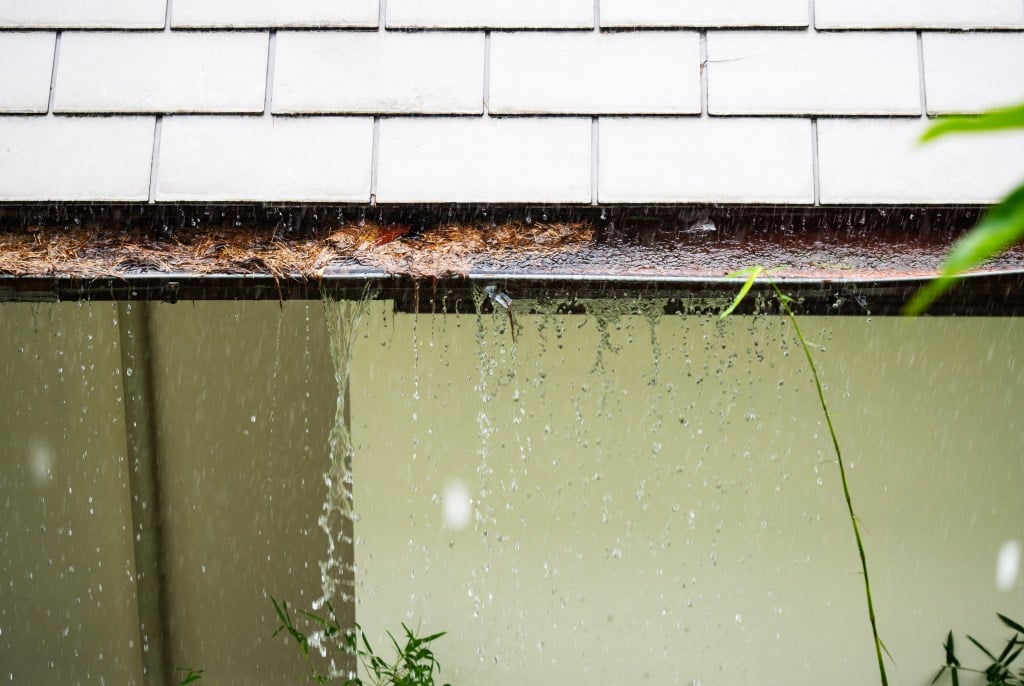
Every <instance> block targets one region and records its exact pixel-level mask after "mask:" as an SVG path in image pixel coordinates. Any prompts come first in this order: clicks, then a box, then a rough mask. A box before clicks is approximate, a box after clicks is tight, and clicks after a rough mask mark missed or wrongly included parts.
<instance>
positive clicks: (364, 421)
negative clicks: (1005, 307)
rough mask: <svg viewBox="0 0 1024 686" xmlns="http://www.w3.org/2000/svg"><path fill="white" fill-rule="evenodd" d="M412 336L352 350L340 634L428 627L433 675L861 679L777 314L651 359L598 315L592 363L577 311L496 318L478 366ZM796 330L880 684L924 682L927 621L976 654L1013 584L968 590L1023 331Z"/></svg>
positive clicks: (430, 325) (833, 516) (1005, 533)
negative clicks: (354, 607) (354, 627)
mask: <svg viewBox="0 0 1024 686" xmlns="http://www.w3.org/2000/svg"><path fill="white" fill-rule="evenodd" d="M412 319H413V318H412V317H411V316H408V315H406V316H399V317H397V318H396V319H395V321H394V323H393V327H392V328H391V329H390V330H384V329H382V330H381V331H380V332H379V333H375V334H373V335H371V336H370V339H371V340H373V341H376V340H377V339H379V338H384V339H385V340H386V341H387V344H386V345H384V346H381V345H380V344H378V343H367V344H366V345H364V346H363V347H362V348H361V349H359V350H358V351H357V354H358V355H360V364H358V365H357V366H356V368H355V376H354V380H353V388H354V389H363V393H364V394H363V395H362V396H359V398H360V399H359V400H357V401H356V403H355V408H356V414H355V415H354V423H355V426H354V430H355V433H356V438H357V441H358V443H359V448H360V451H359V456H358V458H357V465H356V475H357V478H356V486H357V490H356V503H357V510H358V512H359V516H360V520H359V526H358V529H357V532H358V539H357V550H356V556H357V564H358V567H359V588H360V590H361V604H360V606H359V608H358V616H359V618H360V619H361V621H363V622H364V623H366V624H368V625H370V626H371V627H373V628H374V629H376V630H380V629H381V628H382V627H383V626H385V625H389V626H392V627H394V626H397V623H398V622H399V621H405V622H408V623H412V624H416V623H418V622H421V621H422V622H423V628H424V629H425V630H429V631H434V630H448V631H449V632H450V636H448V637H446V638H445V639H443V641H444V643H442V644H440V645H441V646H442V650H441V655H442V661H443V662H444V663H445V665H446V667H447V668H448V669H449V670H450V671H448V672H447V673H446V678H450V679H451V680H452V682H453V683H488V684H506V683H507V684H520V683H564V684H580V683H590V682H593V681H595V680H597V681H600V682H601V683H637V682H649V683H661V684H665V683H684V684H685V683H690V682H691V681H693V682H694V683H703V684H733V683H739V682H741V681H747V680H754V681H766V680H767V681H771V682H773V683H788V684H821V683H824V682H828V681H831V680H834V679H837V678H838V679H840V680H841V681H842V682H843V683H851V684H853V683H872V682H873V681H875V680H876V679H877V671H876V666H875V663H874V658H873V652H872V646H871V638H870V633H869V628H868V623H867V616H866V611H865V606H864V598H863V589H862V586H861V577H860V574H859V565H858V559H857V553H856V549H855V547H854V543H853V538H852V532H851V529H850V522H849V519H848V518H847V516H846V512H845V504H844V501H843V499H842V494H841V485H840V482H839V475H838V471H837V469H836V466H835V464H834V462H833V461H832V459H833V458H832V453H831V446H830V444H829V441H828V434H827V433H826V431H825V427H824V424H823V423H822V421H821V419H822V417H821V413H820V409H819V408H818V405H817V400H816V396H815V392H814V388H813V386H812V385H811V380H810V376H809V374H808V373H807V371H806V369H805V361H804V359H803V357H802V355H801V353H800V351H799V349H797V348H795V347H793V344H792V342H791V336H790V331H789V329H788V328H787V325H786V324H785V322H784V321H783V320H782V319H780V318H771V319H766V320H760V321H757V322H751V320H750V319H740V318H737V319H733V320H731V321H728V322H726V323H724V324H720V323H719V322H717V321H715V320H713V319H709V318H703V319H698V318H668V319H663V320H661V321H660V322H659V323H658V325H657V330H656V340H657V345H658V347H659V348H660V355H658V356H655V355H654V354H653V352H652V343H651V333H650V328H649V325H648V322H647V320H645V319H644V318H642V317H633V318H624V319H621V320H619V321H609V322H608V323H607V325H606V331H607V336H608V338H609V341H608V345H610V346H611V347H612V348H615V349H616V350H617V352H612V351H608V350H606V351H605V352H604V353H603V368H602V369H601V370H599V371H596V372H595V371H593V368H594V366H595V362H596V360H597V355H598V353H597V349H598V346H599V340H600V338H601V335H602V334H601V331H600V329H599V328H598V327H597V326H595V320H594V319H589V320H583V319H582V318H578V317H569V318H564V319H552V320H548V321H543V320H541V319H539V318H536V319H532V320H531V319H528V318H526V317H522V318H520V320H519V322H518V323H519V330H518V333H517V341H516V343H515V345H512V342H511V340H510V337H509V334H508V332H507V330H506V331H505V332H504V333H503V334H502V333H495V332H494V331H493V330H494V329H495V328H500V327H502V326H504V324H503V320H502V318H501V317H500V316H496V317H495V319H493V320H487V322H486V325H485V328H486V331H485V333H484V335H483V337H482V339H483V340H484V342H485V345H486V347H485V348H484V352H483V355H482V354H481V349H480V347H479V344H478V342H477V336H478V335H479V333H478V330H477V326H476V323H475V321H474V320H473V319H471V318H461V319H457V318H448V320H447V321H443V322H442V321H431V320H429V319H427V318H421V319H420V321H419V322H418V329H419V332H418V333H419V339H418V340H419V341H420V342H419V343H418V344H415V345H414V344H413V343H412V342H411V341H412V340H414V336H413V323H412ZM378 321H379V320H378ZM804 326H805V328H806V330H807V335H808V337H809V338H810V340H811V341H813V342H814V343H817V344H819V345H820V346H821V348H820V349H819V350H818V351H817V352H816V355H817V357H818V360H819V362H820V365H821V367H822V370H823V374H824V379H825V381H826V383H827V384H828V397H829V399H830V400H831V401H832V405H833V410H834V412H835V416H836V423H837V427H838V431H839V434H840V437H841V440H842V442H843V446H844V448H845V450H846V455H847V460H848V465H849V469H850V478H851V487H852V489H853V494H854V497H855V499H856V500H855V502H856V504H857V507H858V511H859V515H860V518H861V520H862V523H863V530H864V533H865V542H866V546H867V551H868V555H869V562H870V563H871V568H870V569H871V572H872V573H873V577H872V581H873V585H874V592H875V600H876V603H877V608H878V615H879V622H880V629H881V632H882V636H883V640H884V641H885V642H886V644H887V645H888V647H889V649H890V650H891V651H892V653H893V655H894V657H895V659H896V664H895V665H890V667H889V669H890V676H891V679H892V682H893V683H906V684H916V683H924V682H925V681H926V680H930V679H931V677H932V676H933V675H934V672H935V670H936V667H937V663H938V662H939V661H940V659H941V657H942V653H941V648H940V642H941V640H942V639H943V638H944V636H945V632H946V631H947V630H948V629H950V628H954V629H956V630H957V631H958V632H963V631H969V632H972V633H974V632H977V633H975V634H974V635H976V636H978V635H979V634H981V635H984V636H986V637H988V636H994V637H998V636H999V635H1000V634H1001V631H1000V628H999V625H998V623H997V621H996V619H995V614H994V613H995V612H997V611H1000V612H1004V613H1013V612H1017V613H1018V614H1019V609H1020V608H1021V607H1022V606H1024V585H1022V584H1021V583H1020V582H1018V583H1017V585H1016V587H1015V588H1014V590H1013V591H1011V592H1008V593H1000V592H998V591H997V590H996V589H995V585H994V573H995V559H996V555H997V551H998V549H999V548H1000V546H1001V545H1002V543H1003V542H1004V541H1006V540H1007V539H1014V538H1015V539H1018V540H1019V539H1020V538H1021V537H1022V536H1024V524H1022V522H1024V504H1022V503H1021V500H1020V498H1019V497H1018V495H1019V491H1020V484H1021V479H1022V477H1024V460H1022V458H1021V453H1020V446H1021V445H1022V441H1021V439H1022V433H1024V430H1022V429H1021V424H1020V422H1019V419H1018V414H1019V408H1020V406H1021V401H1022V399H1024V398H1022V393H1024V366H1022V358H1021V354H1020V350H1021V348H1020V343H1019V341H1020V340H1021V334H1022V333H1024V329H1022V327H1021V324H1020V322H1019V321H1014V320H1005V319H1003V320H997V319H991V320H922V321H904V320H898V319H875V320H873V321H865V320H863V319H853V318H851V319H831V320H829V319H821V318H807V319H805V320H804ZM378 328H381V327H378ZM542 329H543V330H542ZM416 360H418V363H416V362H415V361H416ZM655 365H656V367H657V370H656V371H655ZM482 370H483V373H482ZM513 372H514V374H513ZM417 377H418V378H419V394H420V398H419V400H415V399H414V397H413V389H414V387H415V382H414V380H415V379H416V378H417ZM492 396H493V397H492ZM517 396H518V399H516V397H517ZM483 398H491V399H490V400H487V401H484V400H482V399H483ZM481 412H483V413H484V415H485V417H486V418H485V419H481ZM481 427H484V428H485V429H486V430H487V431H488V432H490V433H489V436H488V438H487V441H486V445H487V453H488V454H487V456H486V459H485V458H484V457H483V456H482V455H481V438H480V435H481V431H480V429H481ZM414 452H415V454H416V459H415V460H413V459H411V456H412V454H413V453H414ZM449 479H461V480H463V481H464V483H465V484H466V485H467V486H468V487H469V489H470V491H471V492H472V494H473V498H474V505H475V507H474V514H475V520H474V521H473V522H472V523H471V525H470V526H469V527H467V529H466V530H464V531H458V532H456V531H450V530H446V529H445V528H444V527H443V524H442V510H441V505H440V504H439V502H438V500H439V498H443V493H444V489H445V484H446V481H447V480H449ZM964 643H965V642H964Z"/></svg>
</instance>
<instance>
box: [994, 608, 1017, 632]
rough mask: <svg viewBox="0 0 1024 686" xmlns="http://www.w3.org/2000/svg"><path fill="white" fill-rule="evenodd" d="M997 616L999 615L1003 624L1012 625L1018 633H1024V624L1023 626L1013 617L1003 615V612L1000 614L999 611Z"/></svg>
mask: <svg viewBox="0 0 1024 686" xmlns="http://www.w3.org/2000/svg"><path fill="white" fill-rule="evenodd" d="M996 617H999V619H1000V620H1002V622H1003V624H1005V625H1006V626H1008V627H1010V628H1011V629H1013V630H1014V631H1016V632H1018V633H1022V634H1024V626H1021V625H1020V624H1018V623H1017V622H1015V621H1013V620H1012V619H1010V618H1009V617H1007V616H1006V615H1001V614H999V613H998V612H997V613H996Z"/></svg>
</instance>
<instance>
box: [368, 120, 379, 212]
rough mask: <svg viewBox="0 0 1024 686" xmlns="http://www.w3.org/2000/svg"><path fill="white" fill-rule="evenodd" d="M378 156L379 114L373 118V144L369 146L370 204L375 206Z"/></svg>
mask: <svg viewBox="0 0 1024 686" xmlns="http://www.w3.org/2000/svg"><path fill="white" fill-rule="evenodd" d="M379 157H380V116H376V117H374V118H373V144H372V146H371V147H370V206H371V207H376V206H377V167H378V159H379Z"/></svg>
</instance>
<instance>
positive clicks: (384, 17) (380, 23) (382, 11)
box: [377, 0, 388, 33]
mask: <svg viewBox="0 0 1024 686" xmlns="http://www.w3.org/2000/svg"><path fill="white" fill-rule="evenodd" d="M387 21H388V0H380V4H379V5H378V6H377V32H378V33H384V31H386V30H387Z"/></svg>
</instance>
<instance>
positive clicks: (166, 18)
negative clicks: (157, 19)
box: [164, 0, 173, 31]
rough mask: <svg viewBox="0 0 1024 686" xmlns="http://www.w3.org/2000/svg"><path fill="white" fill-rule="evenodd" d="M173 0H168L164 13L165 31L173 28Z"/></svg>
mask: <svg viewBox="0 0 1024 686" xmlns="http://www.w3.org/2000/svg"><path fill="white" fill-rule="evenodd" d="M172 2H173V0H167V10H166V13H165V14H164V31H170V30H171V3H172Z"/></svg>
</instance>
